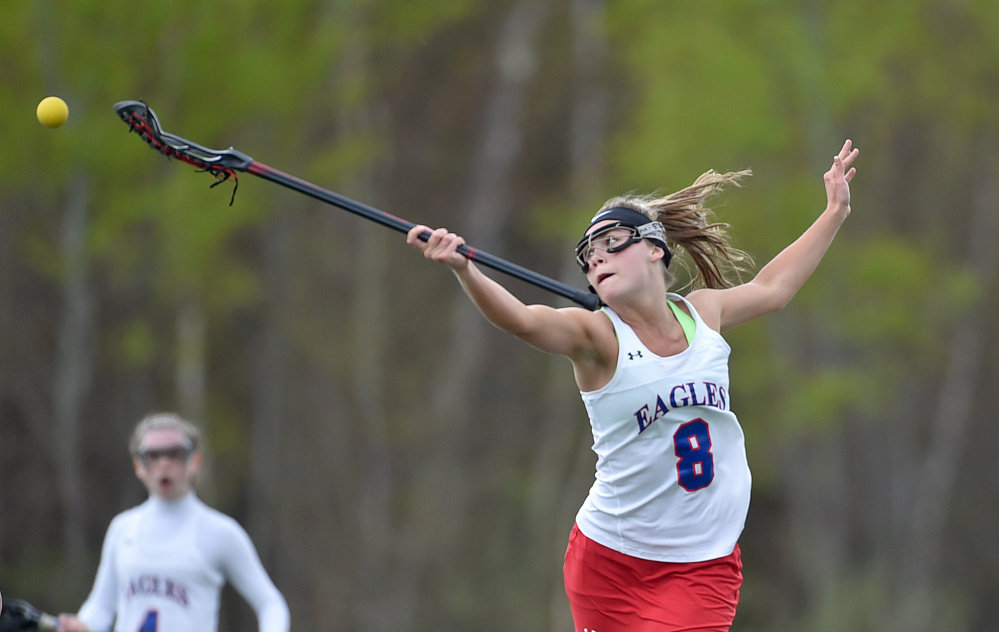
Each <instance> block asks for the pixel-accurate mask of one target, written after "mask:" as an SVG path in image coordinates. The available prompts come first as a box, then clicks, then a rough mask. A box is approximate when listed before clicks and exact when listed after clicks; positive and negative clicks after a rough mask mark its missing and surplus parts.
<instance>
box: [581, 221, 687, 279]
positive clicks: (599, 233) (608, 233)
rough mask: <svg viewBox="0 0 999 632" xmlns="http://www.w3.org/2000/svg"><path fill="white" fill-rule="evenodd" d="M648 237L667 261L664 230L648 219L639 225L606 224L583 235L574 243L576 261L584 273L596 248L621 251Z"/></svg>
mask: <svg viewBox="0 0 999 632" xmlns="http://www.w3.org/2000/svg"><path fill="white" fill-rule="evenodd" d="M643 239H648V240H650V241H652V242H653V243H655V244H656V245H658V246H661V247H662V248H663V250H665V251H666V259H664V261H665V262H667V263H668V262H669V250H668V249H667V248H666V245H665V244H666V231H665V230H663V225H662V224H661V223H659V222H653V221H649V222H648V223H645V224H642V225H641V226H632V225H629V224H625V223H623V222H620V221H618V222H614V223H613V224H608V225H607V226H604V227H603V228H601V229H599V230H595V231H593V232H592V233H590V234H589V235H585V236H584V237H583V238H582V239H580V240H579V243H577V244H576V263H578V264H579V267H580V269H581V270H582V271H583V273H584V274H585V273H586V272H588V271H589V270H590V258H591V257H592V256H593V254H594V253H595V252H596V251H597V250H602V251H604V252H607V253H615V252H621V251H622V250H624V249H625V248H627V247H628V246H630V245H632V244H633V243H635V242H636V241H641V240H643Z"/></svg>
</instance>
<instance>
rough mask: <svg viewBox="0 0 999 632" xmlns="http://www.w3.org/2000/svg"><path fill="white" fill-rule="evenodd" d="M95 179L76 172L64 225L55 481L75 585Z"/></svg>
mask: <svg viewBox="0 0 999 632" xmlns="http://www.w3.org/2000/svg"><path fill="white" fill-rule="evenodd" d="M89 204H90V179H89V177H88V176H87V174H85V173H83V172H77V173H75V174H74V175H73V176H72V177H71V179H70V183H69V188H68V190H67V199H66V206H65V215H64V216H63V224H62V239H61V254H62V262H63V268H62V270H63V278H62V280H63V286H62V287H63V313H62V319H61V321H60V323H59V330H58V338H57V348H56V361H55V374H54V376H53V393H52V397H53V402H54V405H53V417H54V425H55V428H54V432H52V434H51V437H50V440H51V442H52V443H53V444H54V447H55V454H56V461H55V471H56V481H57V485H58V490H59V499H60V504H61V506H62V510H63V516H62V551H63V552H64V554H65V558H66V560H67V565H68V575H69V577H71V578H72V579H73V583H74V584H75V582H76V581H77V580H80V579H81V578H82V577H83V576H84V575H85V574H86V573H87V572H88V566H89V560H88V559H87V549H86V542H85V541H84V537H83V534H84V506H85V503H84V497H83V491H82V487H81V485H80V479H81V477H82V475H83V460H82V456H81V455H82V453H83V451H82V450H81V433H80V425H81V421H82V418H83V409H84V406H85V404H86V400H87V394H88V391H89V389H90V384H91V377H92V375H93V370H94V347H95V331H94V330H95V324H94V310H95V308H94V298H93V296H92V294H91V290H90V288H89V287H88V285H87V267H88V265H87V256H86V237H87V216H88V208H89Z"/></svg>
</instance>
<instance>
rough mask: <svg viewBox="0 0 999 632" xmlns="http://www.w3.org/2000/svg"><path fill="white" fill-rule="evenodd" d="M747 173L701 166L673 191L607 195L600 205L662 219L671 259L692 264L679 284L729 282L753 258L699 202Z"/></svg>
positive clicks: (716, 285) (710, 285)
mask: <svg viewBox="0 0 999 632" xmlns="http://www.w3.org/2000/svg"><path fill="white" fill-rule="evenodd" d="M749 175H752V171H750V170H748V169H747V170H745V171H734V172H729V173H724V174H720V173H717V172H715V171H707V172H705V173H703V174H701V176H700V177H699V178H697V180H695V181H694V183H693V184H691V185H690V186H689V187H687V188H685V189H683V190H681V191H677V192H676V193H671V194H669V195H660V194H658V193H653V194H650V195H644V196H638V195H626V196H621V197H617V198H614V199H612V200H608V201H607V202H606V203H605V204H604V206H603V208H604V209H607V208H612V207H614V206H624V207H627V208H632V209H634V210H636V211H639V212H641V213H644V214H645V215H647V216H648V217H649V218H651V219H653V220H656V221H659V222H662V225H663V227H664V228H665V229H666V241H667V243H668V245H669V247H670V250H671V251H672V252H673V254H674V261H679V264H680V265H681V266H683V267H684V268H685V269H687V270H688V272H689V271H690V263H693V265H694V268H695V269H696V272H695V274H692V275H691V279H690V282H689V283H688V284H687V286H685V288H683V289H688V288H689V289H697V288H699V287H708V288H725V287H732V286H733V285H736V284H738V283H741V282H742V280H743V278H742V275H743V274H744V273H746V272H748V268H749V266H752V265H753V261H752V258H751V257H750V256H749V255H748V254H746V253H745V252H743V251H742V250H739V249H737V248H735V247H733V246H732V244H731V243H730V238H729V235H728V230H727V229H728V227H729V225H728V224H726V223H723V222H715V221H712V218H713V217H714V211H712V210H711V209H709V208H705V207H704V203H705V201H706V200H707V199H708V198H709V197H711V196H712V195H713V194H715V193H718V192H720V191H721V190H722V189H723V188H724V187H725V185H728V184H733V185H735V186H739V179H741V178H743V177H745V176H749ZM682 255H686V256H682ZM688 260H689V263H688ZM666 274H667V277H666V278H667V285H669V284H672V282H673V280H674V277H673V275H672V274H671V273H669V272H668V271H667V273H666ZM733 277H734V278H733Z"/></svg>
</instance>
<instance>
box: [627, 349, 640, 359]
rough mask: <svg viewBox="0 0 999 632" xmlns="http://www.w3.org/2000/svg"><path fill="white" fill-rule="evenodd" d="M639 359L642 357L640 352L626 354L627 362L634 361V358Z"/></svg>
mask: <svg viewBox="0 0 999 632" xmlns="http://www.w3.org/2000/svg"><path fill="white" fill-rule="evenodd" d="M641 357H642V352H641V351H629V352H628V359H629V360H634V359H635V358H641Z"/></svg>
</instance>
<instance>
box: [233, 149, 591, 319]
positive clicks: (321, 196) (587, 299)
mask: <svg viewBox="0 0 999 632" xmlns="http://www.w3.org/2000/svg"><path fill="white" fill-rule="evenodd" d="M245 171H246V172H247V173H251V174H253V175H255V176H259V177H261V178H264V179H265V180H270V181H271V182H274V183H276V184H280V185H281V186H284V187H288V188H289V189H292V190H295V191H298V192H299V193H304V194H305V195H308V196H309V197H312V198H315V199H317V200H320V201H322V202H326V203H328V204H332V205H334V206H338V207H340V208H342V209H343V210H345V211H348V212H350V213H354V214H355V215H360V216H361V217H364V218H366V219H369V220H371V221H373V222H377V223H379V224H381V225H382V226H386V227H388V228H392V229H394V230H397V231H399V232H401V233H408V232H409V231H410V230H411V229H412V228H413V226H416V224H414V223H413V222H409V221H407V220H404V219H401V218H399V217H396V216H395V215H392V214H390V213H386V212H384V211H380V210H378V209H376V208H374V207H372V206H368V205H367V204H362V203H361V202H358V201H356V200H352V199H350V198H348V197H345V196H343V195H340V194H339V193H334V192H333V191H330V190H328V189H324V188H322V187H320V186H317V185H315V184H312V183H311V182H308V181H306V180H302V179H301V178H296V177H295V176H293V175H290V174H287V173H284V172H282V171H278V170H277V169H274V168H273V167H268V166H267V165H265V164H263V163H260V162H257V161H252V162H250V163H249V164H248V165H246V168H245ZM429 238H430V232H429V231H424V232H423V233H422V234H421V235H420V239H422V240H423V241H426V240H427V239H429ZM458 252H460V253H461V254H462V255H464V256H466V257H468V259H469V260H470V261H475V262H476V263H480V264H482V265H484V266H486V267H488V268H492V269H493V270H496V271H498V272H502V273H504V274H508V275H510V276H512V277H514V278H516V279H520V280H521V281H524V282H526V283H530V284H531V285H534V286H537V287H540V288H541V289H543V290H547V291H549V292H552V293H554V294H557V295H558V296H561V297H563V298H567V299H569V300H570V301H573V302H574V303H576V304H578V305H581V306H582V307H585V308H586V309H589V310H595V309H597V308H598V307H600V299H599V298H598V297H597V295H596V294H593V293H592V292H584V291H582V290H578V289H576V288H574V287H571V286H568V285H566V284H564V283H561V282H559V281H556V280H555V279H552V278H549V277H546V276H545V275H543V274H538V273H537V272H534V271H533V270H528V269H527V268H525V267H523V266H519V265H517V264H515V263H510V262H509V261H507V260H506V259H502V258H500V257H497V256H495V255H491V254H489V253H488V252H485V251H482V250H478V249H476V248H472V247H471V246H468V245H462V246H459V248H458Z"/></svg>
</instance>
